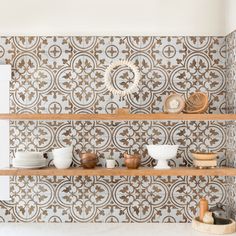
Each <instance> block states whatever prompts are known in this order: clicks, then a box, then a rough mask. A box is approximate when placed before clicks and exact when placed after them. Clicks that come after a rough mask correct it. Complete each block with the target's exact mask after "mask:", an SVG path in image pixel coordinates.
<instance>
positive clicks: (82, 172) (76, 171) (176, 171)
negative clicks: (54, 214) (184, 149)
mask: <svg viewBox="0 0 236 236" xmlns="http://www.w3.org/2000/svg"><path fill="white" fill-rule="evenodd" d="M0 176H236V168H229V167H219V168H214V169H197V168H193V167H192V168H190V167H178V168H171V169H165V170H155V169H153V168H144V167H142V168H139V169H127V168H115V169H107V168H100V167H97V168H95V169H82V168H79V167H77V168H69V169H63V170H62V169H56V168H53V167H48V168H43V169H15V168H8V169H0Z"/></svg>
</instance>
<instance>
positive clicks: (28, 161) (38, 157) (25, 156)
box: [12, 151, 47, 169]
mask: <svg viewBox="0 0 236 236" xmlns="http://www.w3.org/2000/svg"><path fill="white" fill-rule="evenodd" d="M12 165H13V167H15V168H23V169H35V168H42V167H45V166H46V165H47V161H46V159H45V158H44V157H43V153H41V152H21V151H18V152H16V154H15V158H14V159H13V161H12Z"/></svg>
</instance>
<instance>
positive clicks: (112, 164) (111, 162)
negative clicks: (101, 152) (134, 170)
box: [106, 159, 116, 169]
mask: <svg viewBox="0 0 236 236" xmlns="http://www.w3.org/2000/svg"><path fill="white" fill-rule="evenodd" d="M106 166H107V168H108V169H114V168H115V167H116V161H115V160H111V159H108V160H106Z"/></svg>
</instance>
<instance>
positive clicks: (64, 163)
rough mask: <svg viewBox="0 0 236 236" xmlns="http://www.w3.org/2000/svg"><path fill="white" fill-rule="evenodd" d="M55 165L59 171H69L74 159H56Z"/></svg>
mask: <svg viewBox="0 0 236 236" xmlns="http://www.w3.org/2000/svg"><path fill="white" fill-rule="evenodd" d="M53 163H54V165H55V167H56V168H57V169H67V168H69V167H70V165H71V163H72V159H67V158H65V159H54V160H53Z"/></svg>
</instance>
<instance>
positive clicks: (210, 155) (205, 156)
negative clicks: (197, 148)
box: [191, 152, 217, 160]
mask: <svg viewBox="0 0 236 236" xmlns="http://www.w3.org/2000/svg"><path fill="white" fill-rule="evenodd" d="M191 154H192V156H193V158H195V159H196V160H214V159H216V158H217V153H215V152H192V153H191Z"/></svg>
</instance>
